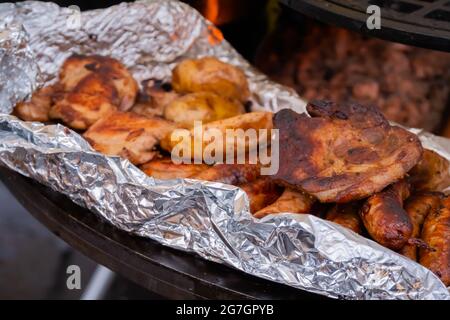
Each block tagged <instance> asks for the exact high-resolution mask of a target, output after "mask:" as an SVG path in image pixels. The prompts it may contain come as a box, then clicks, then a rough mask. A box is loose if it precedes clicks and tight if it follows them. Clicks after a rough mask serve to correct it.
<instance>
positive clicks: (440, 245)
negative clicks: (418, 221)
mask: <svg viewBox="0 0 450 320" xmlns="http://www.w3.org/2000/svg"><path fill="white" fill-rule="evenodd" d="M422 240H423V241H425V243H426V244H427V245H428V246H430V247H431V248H432V250H427V249H420V251H419V262H420V264H421V265H423V266H425V267H427V268H428V269H430V270H431V271H432V272H433V273H434V274H436V275H437V276H438V277H439V278H440V279H441V280H442V282H443V283H444V284H445V285H446V286H450V197H446V198H445V199H444V200H443V201H442V202H441V207H440V208H439V209H437V210H432V211H431V212H430V213H429V214H428V216H427V217H426V218H425V222H424V224H423V228H422Z"/></svg>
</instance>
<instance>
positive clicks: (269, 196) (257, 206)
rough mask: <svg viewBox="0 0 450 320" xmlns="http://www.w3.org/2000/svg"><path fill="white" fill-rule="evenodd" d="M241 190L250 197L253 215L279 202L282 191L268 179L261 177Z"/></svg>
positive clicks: (243, 186)
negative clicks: (276, 201)
mask: <svg viewBox="0 0 450 320" xmlns="http://www.w3.org/2000/svg"><path fill="white" fill-rule="evenodd" d="M241 188H242V190H244V191H245V193H246V194H247V196H248V199H249V202H250V212H251V213H255V212H257V211H259V210H261V209H262V208H264V207H267V206H268V205H270V204H271V203H272V202H274V201H275V200H277V198H278V197H279V196H280V189H281V188H280V187H279V186H277V185H276V184H275V183H274V182H273V180H272V179H270V178H268V177H260V178H258V179H256V180H254V181H252V182H249V183H246V184H243V185H242V186H241Z"/></svg>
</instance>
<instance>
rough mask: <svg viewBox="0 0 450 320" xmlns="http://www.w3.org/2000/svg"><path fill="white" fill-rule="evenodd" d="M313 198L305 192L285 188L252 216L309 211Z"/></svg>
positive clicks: (260, 216)
mask: <svg viewBox="0 0 450 320" xmlns="http://www.w3.org/2000/svg"><path fill="white" fill-rule="evenodd" d="M314 201H315V199H314V198H313V197H311V196H309V195H307V194H305V193H302V192H298V191H295V190H292V189H289V188H286V189H285V190H284V191H283V193H282V194H281V196H280V197H279V198H278V199H277V200H276V201H275V202H274V203H272V204H271V205H269V206H267V207H265V208H262V209H261V210H259V211H258V212H256V213H255V214H254V215H253V216H254V217H255V218H262V217H265V216H267V215H269V214H277V213H284V212H290V213H310V210H311V209H312V206H313V203H314Z"/></svg>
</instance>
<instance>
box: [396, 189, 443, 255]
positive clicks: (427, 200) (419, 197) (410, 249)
mask: <svg viewBox="0 0 450 320" xmlns="http://www.w3.org/2000/svg"><path fill="white" fill-rule="evenodd" d="M441 199H442V194H441V193H436V192H433V193H431V192H430V193H418V194H415V195H413V196H411V197H409V198H408V199H407V200H406V202H405V211H406V212H407V213H408V215H409V217H410V219H411V222H412V225H413V232H412V234H411V238H414V239H417V238H420V232H421V230H422V225H423V222H424V220H425V218H426V216H427V215H428V213H429V212H431V211H434V210H437V209H439V206H440V204H441ZM399 253H401V254H403V255H404V256H406V257H408V258H410V259H411V260H414V261H416V260H417V245H415V244H414V243H411V244H410V243H407V244H406V245H405V246H404V247H403V248H402V249H401V250H400V251H399Z"/></svg>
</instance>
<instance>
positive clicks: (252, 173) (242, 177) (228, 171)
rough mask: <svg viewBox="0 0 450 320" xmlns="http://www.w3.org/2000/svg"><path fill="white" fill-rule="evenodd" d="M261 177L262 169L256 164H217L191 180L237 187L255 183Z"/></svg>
mask: <svg viewBox="0 0 450 320" xmlns="http://www.w3.org/2000/svg"><path fill="white" fill-rule="evenodd" d="M259 175H260V167H259V165H256V164H216V165H214V166H211V167H208V168H207V169H206V170H203V171H202V172H200V173H198V174H196V175H193V176H192V177H191V178H192V179H197V180H207V181H216V182H222V183H226V184H232V185H235V186H237V185H241V184H245V183H249V182H252V181H255V180H256V179H257V178H258V177H259Z"/></svg>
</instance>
